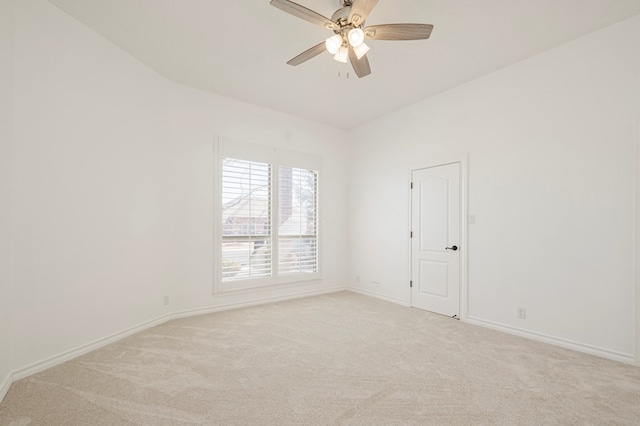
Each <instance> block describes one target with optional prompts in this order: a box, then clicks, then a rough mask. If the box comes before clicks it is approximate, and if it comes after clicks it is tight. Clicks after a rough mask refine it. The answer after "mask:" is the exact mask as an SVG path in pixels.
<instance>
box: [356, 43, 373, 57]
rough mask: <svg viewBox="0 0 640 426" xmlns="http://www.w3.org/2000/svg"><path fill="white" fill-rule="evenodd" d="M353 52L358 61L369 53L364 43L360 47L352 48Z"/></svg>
mask: <svg viewBox="0 0 640 426" xmlns="http://www.w3.org/2000/svg"><path fill="white" fill-rule="evenodd" d="M353 51H354V52H355V54H356V57H357V58H358V59H360V58H362V57H363V56H364V55H366V54H367V52H368V51H369V46H367V45H366V44H365V43H362V44H361V45H360V46H358V47H354V48H353Z"/></svg>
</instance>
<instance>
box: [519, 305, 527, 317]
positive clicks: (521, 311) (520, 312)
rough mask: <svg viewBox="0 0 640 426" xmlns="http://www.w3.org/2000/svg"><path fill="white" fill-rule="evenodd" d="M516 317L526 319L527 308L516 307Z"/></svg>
mask: <svg viewBox="0 0 640 426" xmlns="http://www.w3.org/2000/svg"><path fill="white" fill-rule="evenodd" d="M518 318H520V319H527V309H526V308H518Z"/></svg>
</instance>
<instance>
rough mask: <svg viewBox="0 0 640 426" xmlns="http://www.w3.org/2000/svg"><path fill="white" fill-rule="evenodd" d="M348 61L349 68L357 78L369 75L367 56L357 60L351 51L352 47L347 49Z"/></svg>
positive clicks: (369, 67) (369, 68) (354, 53)
mask: <svg viewBox="0 0 640 426" xmlns="http://www.w3.org/2000/svg"><path fill="white" fill-rule="evenodd" d="M349 61H351V66H352V67H353V70H354V71H355V73H356V75H357V76H358V78H362V77H366V76H368V75H369V74H371V66H369V60H368V59H367V55H363V56H362V58H360V59H358V57H357V56H356V52H354V51H353V48H352V47H349Z"/></svg>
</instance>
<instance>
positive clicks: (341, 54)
mask: <svg viewBox="0 0 640 426" xmlns="http://www.w3.org/2000/svg"><path fill="white" fill-rule="evenodd" d="M348 57H349V49H348V48H347V46H341V47H340V49H338V52H337V53H336V54H335V56H334V57H333V59H335V60H336V61H338V62H342V63H343V64H346V63H347V58H348Z"/></svg>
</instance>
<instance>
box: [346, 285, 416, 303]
mask: <svg viewBox="0 0 640 426" xmlns="http://www.w3.org/2000/svg"><path fill="white" fill-rule="evenodd" d="M346 290H347V291H351V292H353V293H357V294H362V295H363V296H369V297H374V298H376V299H380V300H384V301H386V302H391V303H395V304H397V305H402V306H406V307H409V306H411V305H410V304H409V303H407V301H406V300H402V299H396V298H395V297H389V296H385V295H383V294H379V293H375V292H373V291H368V290H362V289H361V288H355V287H347V289H346Z"/></svg>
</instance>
